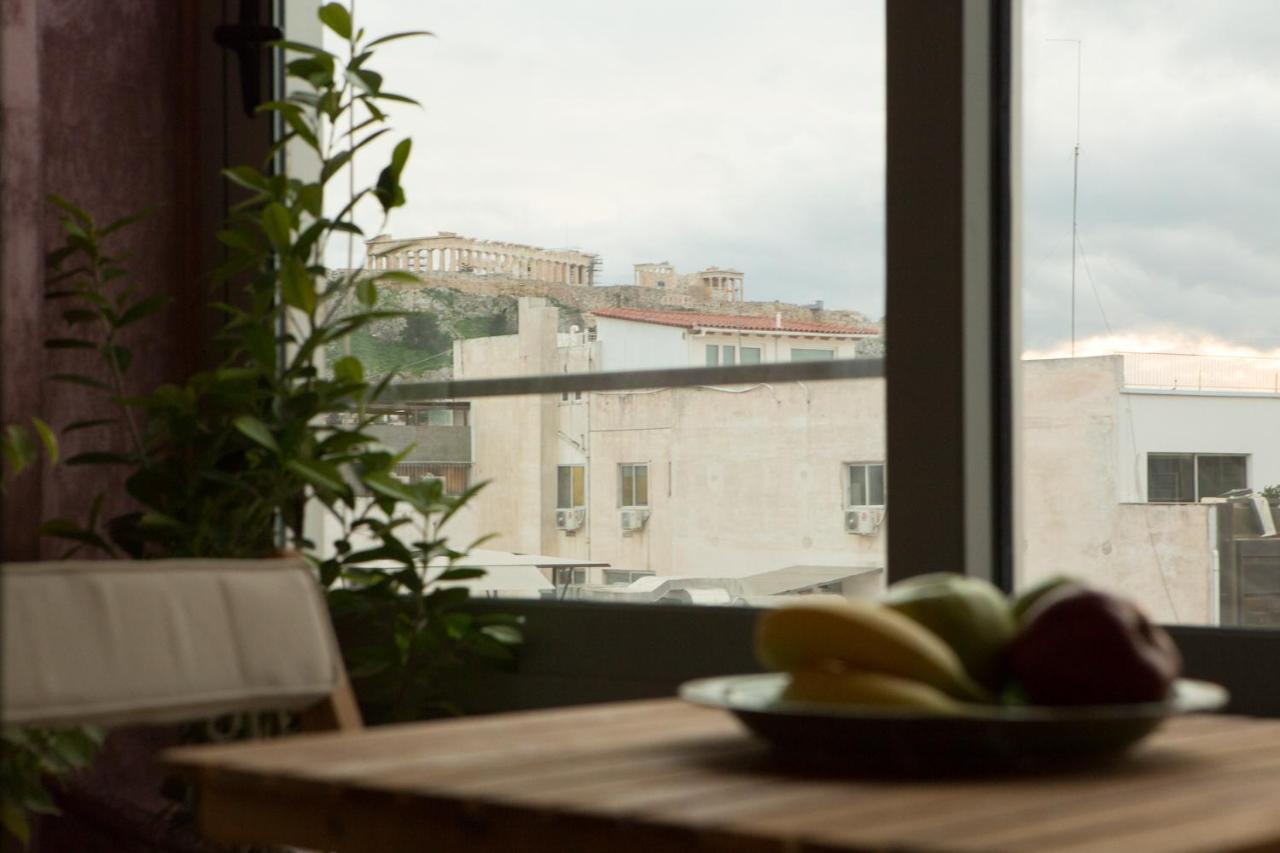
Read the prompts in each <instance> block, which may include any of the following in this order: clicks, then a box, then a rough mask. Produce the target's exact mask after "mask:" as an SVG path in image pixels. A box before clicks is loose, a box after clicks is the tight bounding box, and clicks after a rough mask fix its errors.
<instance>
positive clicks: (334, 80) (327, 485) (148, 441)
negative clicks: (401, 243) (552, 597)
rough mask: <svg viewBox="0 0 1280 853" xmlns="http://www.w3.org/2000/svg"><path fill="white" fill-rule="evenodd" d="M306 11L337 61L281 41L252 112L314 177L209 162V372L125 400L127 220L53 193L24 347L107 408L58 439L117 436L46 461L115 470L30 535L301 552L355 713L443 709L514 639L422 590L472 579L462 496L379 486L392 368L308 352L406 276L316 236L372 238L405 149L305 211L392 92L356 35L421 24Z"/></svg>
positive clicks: (393, 198) (8, 439) (9, 459)
mask: <svg viewBox="0 0 1280 853" xmlns="http://www.w3.org/2000/svg"><path fill="white" fill-rule="evenodd" d="M319 14H320V18H321V20H322V21H323V23H324V24H325V26H326V27H328V29H329V30H331V31H332V32H333V33H335V34H336V35H337V36H339V37H340V38H342V39H343V40H345V41H346V43H347V46H348V58H346V59H343V58H341V57H339V56H338V55H336V54H334V53H332V52H330V51H327V50H325V49H324V48H322V47H317V46H311V45H303V44H297V43H293V42H284V43H282V44H281V45H280V47H281V48H282V49H283V50H284V51H286V52H287V53H288V55H289V56H291V57H292V58H291V59H289V61H288V62H287V63H286V65H285V72H286V77H287V80H288V81H289V84H290V85H291V86H292V87H293V90H292V91H290V92H289V93H288V95H287V96H285V97H284V98H283V99H282V100H278V101H272V102H270V103H266V104H263V105H262V106H261V107H260V108H259V111H260V112H262V113H267V114H271V115H273V116H276V117H278V118H279V119H280V121H281V124H282V126H283V127H285V128H287V132H286V134H285V136H284V137H283V138H282V139H281V140H280V141H279V142H278V143H277V145H276V147H275V151H274V152H273V154H274V153H279V151H280V149H282V148H284V147H285V146H290V145H296V146H303V147H305V148H306V149H308V150H309V151H310V152H311V153H312V154H313V155H314V156H315V158H317V159H318V161H319V164H320V168H319V171H318V173H316V174H314V175H308V176H305V177H304V176H299V175H294V174H289V173H288V172H287V171H281V170H279V169H275V170H273V169H270V168H267V167H264V168H258V167H255V166H250V165H243V166H237V167H234V168H231V169H227V170H226V171H225V173H224V174H225V176H226V178H227V180H229V181H232V182H233V183H235V184H236V185H238V186H239V187H241V188H242V189H243V190H244V191H245V192H244V198H243V200H241V201H240V202H239V203H238V204H237V205H236V206H235V207H234V208H233V209H232V212H231V214H230V216H229V217H228V219H227V221H226V222H225V223H224V225H223V227H222V228H221V229H220V230H219V232H218V235H217V236H218V239H219V241H221V243H222V244H223V245H224V246H225V247H226V249H227V256H226V261H225V262H224V263H223V264H222V265H221V266H220V267H219V268H218V269H217V270H216V271H214V273H213V281H214V282H215V283H216V284H223V283H228V282H229V283H231V284H232V285H233V290H234V291H238V292H239V294H240V298H238V299H236V300H233V301H230V302H213V303H212V307H213V309H215V310H217V311H219V312H220V313H221V314H222V315H223V317H224V322H223V323H222V325H221V327H220V330H219V332H218V334H217V337H216V343H217V345H218V348H219V351H220V353H221V357H220V360H219V362H218V363H217V364H216V365H215V366H213V367H212V368H211V369H208V370H204V371H201V372H199V373H196V374H195V375H192V376H190V377H188V378H187V379H186V380H185V381H183V382H181V383H177V384H167V385H162V386H160V387H157V388H152V389H146V390H144V391H142V392H141V393H139V392H138V391H137V389H133V388H131V387H129V384H128V382H127V376H128V371H129V367H130V364H131V362H132V361H133V359H134V357H135V353H134V352H133V351H131V350H130V348H129V347H128V346H126V345H125V344H124V343H123V342H122V335H121V332H122V331H123V330H125V329H126V328H128V327H129V326H131V325H133V324H135V323H139V322H142V321H144V320H145V319H146V318H147V317H149V316H151V315H153V314H155V313H156V312H159V311H162V310H163V309H164V300H163V299H162V298H159V297H154V296H145V295H143V294H142V293H141V292H140V290H139V288H138V287H137V285H136V283H134V282H133V281H132V279H131V277H130V275H129V274H128V271H127V269H126V268H125V265H124V263H123V262H122V261H121V259H119V258H117V257H115V256H113V255H112V254H111V253H110V251H109V249H108V246H109V243H110V237H111V235H112V234H113V233H114V232H116V231H117V230H119V229H121V228H125V227H127V226H128V225H129V223H130V222H131V221H132V218H128V219H124V220H120V221H117V222H113V223H110V224H109V225H105V226H101V225H99V224H98V223H97V222H96V220H95V219H94V217H93V216H92V215H91V214H90V213H89V212H87V211H85V210H82V209H81V208H80V207H78V206H76V205H75V204H73V203H71V202H70V201H67V200H65V199H61V198H54V199H53V201H54V203H55V204H56V205H57V206H58V208H59V211H60V223H61V227H62V231H63V236H64V243H63V245H62V246H60V247H59V248H58V249H57V250H55V251H54V252H52V253H51V254H50V256H49V258H48V262H49V269H50V277H49V288H48V291H47V294H46V295H47V297H48V298H49V299H51V300H55V301H57V302H58V303H59V304H60V305H61V306H63V310H62V318H63V320H64V321H65V326H66V330H65V332H62V333H60V334H59V336H58V337H55V338H52V339H50V340H49V341H47V342H46V346H48V347H50V348H62V349H77V350H85V351H90V352H93V353H96V355H97V357H98V358H97V363H98V366H99V369H98V370H97V371H93V372H86V373H65V374H55V375H53V376H51V377H50V379H52V380H54V381H59V382H66V383H73V384H75V385H77V386H79V387H83V388H86V389H88V390H89V391H91V392H93V393H97V394H100V395H102V399H103V401H104V404H106V405H105V406H104V408H109V409H110V410H111V411H110V413H109V414H108V413H105V412H104V415H103V416H102V417H100V418H95V419H93V420H86V421H80V422H77V423H73V424H67V425H65V426H63V427H62V431H63V432H64V433H65V432H70V431H74V432H84V433H86V434H87V435H89V436H93V435H95V434H99V435H104V436H106V435H113V434H116V433H114V432H108V431H106V430H104V429H103V428H104V427H106V426H107V425H109V424H114V425H118V426H123V432H124V435H126V436H127V440H126V442H125V444H124V445H123V446H118V445H116V444H113V443H112V442H111V441H110V440H109V439H104V440H103V444H102V445H101V446H99V447H95V448H94V449H92V450H89V451H86V452H81V453H77V454H75V455H72V456H70V457H68V458H65V459H63V460H61V464H65V465H112V466H121V467H123V468H124V469H125V472H126V477H125V480H124V483H125V489H126V490H127V493H128V496H129V498H130V501H131V503H132V504H133V506H132V507H131V508H129V509H128V510H127V511H125V512H122V513H116V514H110V513H104V512H103V509H102V508H103V506H104V501H103V496H101V495H99V496H98V498H97V499H96V500H95V501H94V502H93V505H92V509H91V511H90V512H89V514H88V517H87V518H84V519H70V518H63V519H54V520H50V521H48V522H46V523H45V524H44V525H43V532H44V533H45V534H47V535H49V536H53V537H57V538H59V539H61V540H64V541H66V542H67V543H68V546H69V547H68V551H67V554H68V555H69V554H71V553H74V552H76V551H78V550H80V549H84V548H93V549H97V550H98V551H100V552H103V553H105V554H106V555H109V556H128V557H133V558H152V557H208V558H243V557H262V556H268V555H270V554H272V553H275V552H277V551H279V550H280V549H289V550H293V551H298V552H301V553H303V554H304V555H306V556H307V558H308V559H309V560H310V561H311V562H312V564H313V565H314V566H315V569H316V573H317V578H318V581H319V582H320V583H321V584H322V586H323V587H324V589H325V590H326V593H327V596H328V600H329V602H330V605H331V608H332V610H333V615H334V619H335V622H336V623H337V624H338V625H339V626H340V628H342V627H345V628H346V629H347V630H344V631H343V636H344V638H345V641H344V644H343V652H344V657H345V658H346V660H347V664H348V669H349V674H350V676H351V679H352V682H353V685H354V687H355V690H356V693H357V697H358V698H359V699H360V700H361V704H362V706H363V708H364V710H365V713H366V716H367V717H368V718H369V719H371V720H372V721H375V722H376V721H381V720H393V719H406V718H410V717H416V716H421V715H422V714H423V713H424V712H429V711H431V710H433V709H434V710H439V709H445V710H451V706H450V705H449V704H448V702H447V697H445V696H443V695H442V693H441V688H440V679H441V676H442V675H443V674H444V673H445V672H447V671H449V670H451V669H453V670H456V669H457V668H458V667H464V666H467V665H468V664H470V663H472V662H474V661H477V660H488V661H493V660H509V659H510V657H511V649H512V647H513V646H514V645H515V644H516V643H518V642H519V640H520V635H519V630H518V626H517V624H516V622H515V620H514V619H512V618H510V617H504V616H501V615H482V616H475V615H472V614H469V613H466V612H463V611H462V610H460V609H459V605H460V604H461V603H463V602H464V601H465V600H466V598H467V590H466V589H465V588H461V587H456V586H455V587H450V588H444V587H441V586H440V585H439V584H440V582H442V581H444V582H449V581H462V580H466V579H469V578H474V577H476V576H478V575H480V574H483V572H482V571H480V570H477V569H470V568H466V569H463V568H455V567H454V566H453V562H454V560H456V559H457V558H458V557H460V556H463V554H464V553H465V549H464V550H455V549H454V548H453V547H452V546H451V545H450V544H449V542H448V540H447V538H446V537H445V536H444V535H443V534H442V533H441V532H440V530H441V527H442V526H443V525H444V524H445V522H447V521H448V520H449V518H450V517H451V516H453V514H455V513H456V512H457V511H458V510H459V509H460V508H462V507H463V506H464V505H465V504H466V503H467V502H468V501H469V500H470V499H471V498H472V497H473V495H474V494H475V493H476V491H477V490H478V488H479V487H473V488H471V489H469V490H468V491H466V492H465V493H463V494H462V495H459V496H449V495H446V494H445V493H444V489H443V484H442V483H441V482H440V481H438V480H431V479H426V480H421V481H418V482H416V483H406V482H403V481H402V480H400V479H398V478H396V477H395V476H394V470H395V466H396V465H397V463H398V462H399V461H400V459H401V458H402V457H403V456H404V454H405V453H407V452H408V451H407V450H406V451H404V452H402V453H400V454H397V453H393V452H391V451H389V450H388V449H386V448H385V447H383V446H382V445H380V444H379V443H378V441H377V440H376V439H375V438H374V437H373V436H372V435H370V434H369V433H368V432H367V431H366V428H367V427H368V425H369V424H370V423H372V422H373V420H374V418H375V416H374V415H371V414H369V413H368V411H367V407H368V406H369V405H370V404H371V403H372V402H373V401H374V400H376V399H377V398H378V397H379V395H382V394H384V393H385V392H386V391H387V385H388V382H389V381H390V377H391V375H394V374H389V375H388V376H387V377H386V378H384V379H382V380H380V381H373V380H371V379H370V378H369V377H367V376H366V375H365V372H364V369H363V365H362V363H361V362H360V360H359V359H358V358H355V357H353V356H345V357H342V358H339V359H338V360H337V361H336V362H334V363H333V364H332V365H326V364H325V363H324V353H325V349H326V347H327V346H328V345H330V344H332V343H334V342H336V341H341V340H342V339H343V338H344V337H346V336H348V335H350V334H352V333H353V332H355V331H357V330H359V329H361V328H363V327H364V326H366V325H367V324H369V323H371V322H374V321H375V320H379V319H384V318H388V317H394V316H399V315H398V314H397V313H396V312H388V311H383V310H379V308H378V287H379V285H380V284H382V283H384V282H390V281H396V280H401V279H406V278H407V277H408V274H407V273H403V272H399V271H394V270H384V271H370V272H363V271H360V270H352V269H347V270H344V271H332V272H331V271H330V269H329V268H328V267H327V265H326V263H325V257H326V253H327V249H328V246H329V243H330V242H331V241H332V240H335V239H340V238H348V237H350V238H359V237H361V236H363V235H364V231H363V230H362V229H361V227H360V226H359V224H357V222H356V221H355V212H356V209H357V207H358V206H359V205H361V204H369V203H372V204H375V205H376V206H377V209H379V210H380V211H381V214H382V218H383V223H382V224H383V226H384V227H381V228H380V229H379V231H382V230H385V222H386V217H387V215H388V214H389V213H390V212H391V211H392V210H394V209H395V208H397V207H400V206H401V205H403V204H404V201H405V191H404V188H403V186H402V185H401V181H400V179H401V175H402V174H403V171H404V167H405V164H406V163H407V161H408V159H409V156H410V149H411V143H410V140H408V139H403V140H400V141H399V142H398V143H397V144H396V145H395V146H394V148H393V149H392V151H391V154H390V157H389V158H388V161H387V162H386V164H385V166H384V168H383V169H382V170H381V172H380V174H379V177H378V179H377V181H376V182H375V183H374V184H373V185H371V186H366V187H362V188H358V189H356V190H355V191H354V192H353V193H350V194H349V195H348V196H347V197H346V198H344V199H343V201H342V204H341V205H340V206H339V205H333V206H330V207H327V206H326V204H325V199H326V193H329V192H330V190H331V189H332V188H333V187H334V186H336V182H335V180H334V179H335V178H336V177H338V176H339V175H341V174H342V173H343V171H344V170H345V169H349V168H351V164H352V160H353V158H354V157H355V156H356V155H357V153H358V152H362V151H365V152H367V151H368V150H369V149H368V148H367V146H368V145H369V144H370V143H371V142H373V141H374V140H375V139H378V138H381V137H382V136H384V135H385V134H387V133H389V132H391V131H390V128H389V127H387V118H388V117H387V112H386V109H385V107H386V105H387V104H388V103H393V102H394V103H414V102H413V101H412V100H411V99H410V98H407V97H405V96H403V95H398V94H395V93H393V92H389V91H387V90H386V89H385V88H384V86H383V78H382V76H381V75H380V74H379V73H377V72H376V71H375V70H373V68H372V67H371V65H372V61H373V59H374V57H375V55H376V53H377V48H378V46H379V45H381V44H384V43H386V42H388V41H391V40H393V39H400V38H406V37H412V36H419V35H422V34H421V33H396V34H393V35H388V36H384V37H382V38H375V39H367V38H366V35H365V33H364V32H363V30H361V29H359V28H357V27H356V26H355V24H354V23H353V21H352V19H351V17H350V15H349V13H348V12H347V10H346V9H345V8H344V7H343V6H341V5H340V4H338V3H329V4H327V5H325V6H324V7H322V8H321V10H320V13H319ZM330 197H331V195H330ZM335 210H336V212H335ZM348 266H350V264H349V265H348ZM334 413H340V414H342V415H343V417H340V418H333V417H330V416H331V415H333V414H334ZM41 441H43V444H44V447H45V448H46V451H47V452H48V453H49V455H50V458H51V459H55V458H56V452H57V444H56V441H55V439H54V437H53V433H52V431H51V430H49V429H48V428H47V427H46V426H45V425H44V424H43V422H38V421H37V422H33V423H32V424H31V425H30V427H27V426H22V425H15V426H13V427H11V428H9V429H7V430H6V431H5V433H4V443H3V451H4V456H5V458H6V464H8V465H9V466H10V469H11V470H16V469H18V468H20V467H22V466H24V465H26V464H29V463H30V461H31V460H32V459H33V458H34V456H35V455H37V453H38V448H39V446H40V442H41ZM309 505H310V506H318V507H319V508H321V510H322V511H323V513H324V514H325V515H326V517H327V520H328V523H329V525H330V526H331V527H332V529H333V530H335V531H336V534H335V535H334V537H333V541H332V543H331V546H332V547H331V548H330V549H324V546H323V543H322V542H321V541H320V540H319V539H318V538H317V537H316V536H315V534H314V532H313V531H311V530H309V529H308V527H307V524H306V518H307V513H306V511H305V510H306V509H307V507H308V506H309ZM322 549H323V550H322ZM429 566H430V568H429ZM75 743H76V745H80V743H81V742H80V741H79V740H77V741H75ZM7 804H8V798H7V794H6V806H7ZM6 820H7V818H6Z"/></svg>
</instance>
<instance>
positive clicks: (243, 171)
mask: <svg viewBox="0 0 1280 853" xmlns="http://www.w3.org/2000/svg"><path fill="white" fill-rule="evenodd" d="M222 174H223V175H224V176H225V177H226V178H227V180H229V181H231V182H232V183H235V184H239V185H240V186H242V187H244V188H245V189H247V190H257V191H259V192H265V191H266V190H267V188H268V187H269V186H270V183H269V182H268V181H267V176H266V175H264V174H262V173H261V172H259V171H258V170H257V169H255V168H253V167H252V166H233V167H231V168H230V169H223V170H222Z"/></svg>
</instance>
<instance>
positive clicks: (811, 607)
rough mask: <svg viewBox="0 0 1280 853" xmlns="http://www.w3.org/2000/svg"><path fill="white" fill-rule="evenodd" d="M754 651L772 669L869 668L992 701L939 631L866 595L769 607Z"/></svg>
mask: <svg viewBox="0 0 1280 853" xmlns="http://www.w3.org/2000/svg"><path fill="white" fill-rule="evenodd" d="M756 657H757V658H759V660H760V662H761V663H763V664H764V665H765V666H767V667H769V668H771V669H777V670H785V671H792V672H794V671H796V670H805V669H822V668H826V667H827V666H828V664H829V663H830V662H831V661H836V662H838V663H840V664H842V667H841V668H843V669H849V670H867V671H869V672H876V673H880V674H882V675H895V676H898V677H899V678H905V679H908V680H911V681H920V682H923V683H925V684H927V685H929V686H930V687H935V688H937V689H938V690H941V691H942V692H943V693H946V694H948V695H951V696H955V697H957V698H961V699H971V700H976V701H980V702H983V701H990V698H991V697H990V696H989V695H988V694H987V692H986V691H985V690H983V689H982V688H981V687H979V686H978V684H977V683H976V682H974V680H973V679H972V678H970V677H969V675H968V674H967V673H966V672H965V670H964V666H963V665H962V664H961V663H960V659H959V658H958V657H956V653H955V652H953V651H952V650H951V648H950V647H949V646H947V644H946V643H944V642H943V641H942V640H941V639H940V638H939V637H938V636H937V635H936V634H934V633H933V632H931V631H930V630H929V629H927V628H925V627H924V626H922V625H920V624H919V623H917V622H915V621H914V620H912V619H911V618H909V617H907V616H903V615H902V614H901V613H896V612H894V611H893V610H890V609H889V608H887V607H882V606H880V605H877V604H872V603H870V602H866V601H837V602H832V601H820V602H814V603H812V604H799V605H793V606H790V607H780V608H778V609H777V610H770V611H768V612H767V613H765V614H764V615H763V616H761V617H760V621H759V622H757V623H756Z"/></svg>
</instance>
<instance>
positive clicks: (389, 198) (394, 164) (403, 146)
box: [374, 139, 413, 211]
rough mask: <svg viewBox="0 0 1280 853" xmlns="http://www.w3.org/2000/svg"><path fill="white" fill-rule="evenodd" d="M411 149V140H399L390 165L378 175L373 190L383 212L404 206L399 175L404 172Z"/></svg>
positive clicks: (392, 153)
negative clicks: (376, 183)
mask: <svg viewBox="0 0 1280 853" xmlns="http://www.w3.org/2000/svg"><path fill="white" fill-rule="evenodd" d="M412 147H413V141H412V140H410V139H402V140H400V142H399V143H397V144H396V147H395V148H394V149H392V151H391V163H390V165H388V166H387V168H385V169H383V170H382V172H381V174H379V175H378V185H377V187H376V188H375V189H374V195H376V196H377V197H378V203H379V204H381V205H382V209H383V210H384V211H390V210H391V209H392V208H395V207H400V206H401V205H403V204H404V201H405V199H404V188H403V187H401V186H400V173H401V172H403V171H404V167H405V164H406V163H407V162H408V161H409V151H410V149H411V148H412Z"/></svg>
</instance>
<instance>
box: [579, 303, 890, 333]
mask: <svg viewBox="0 0 1280 853" xmlns="http://www.w3.org/2000/svg"><path fill="white" fill-rule="evenodd" d="M591 313H592V314H595V315H596V316H597V317H608V318H610V319H614V320H630V321H631V322H634V323H652V324H654V325H657V326H675V327H677V328H680V329H689V330H691V331H701V330H705V329H717V330H719V329H731V330H735V331H740V332H783V333H794V334H804V335H834V336H839V337H854V338H870V337H875V336H876V335H878V334H879V333H880V331H879V330H878V329H876V328H874V327H869V326H846V325H841V324H836V323H812V322H808V321H804V320H784V319H783V318H782V315H781V314H775V315H774V316H773V317H742V316H735V315H732V314H704V313H702V312H697V311H648V310H645V309H643V308H598V309H596V310H595V311H592V312H591Z"/></svg>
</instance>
